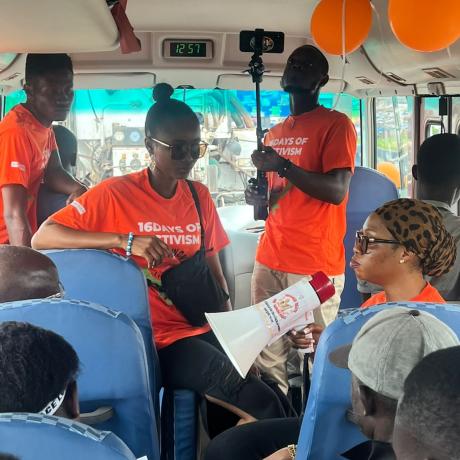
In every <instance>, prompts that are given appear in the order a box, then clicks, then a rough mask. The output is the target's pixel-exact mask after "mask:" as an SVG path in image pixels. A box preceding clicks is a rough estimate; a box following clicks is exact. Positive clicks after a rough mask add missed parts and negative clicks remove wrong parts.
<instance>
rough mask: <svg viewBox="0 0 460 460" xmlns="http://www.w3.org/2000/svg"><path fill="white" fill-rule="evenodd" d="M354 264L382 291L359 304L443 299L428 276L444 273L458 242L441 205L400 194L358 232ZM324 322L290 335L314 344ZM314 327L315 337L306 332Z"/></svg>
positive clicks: (300, 345) (303, 345)
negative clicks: (443, 218)
mask: <svg viewBox="0 0 460 460" xmlns="http://www.w3.org/2000/svg"><path fill="white" fill-rule="evenodd" d="M353 252H354V255H353V257H352V259H351V262H350V266H351V267H352V268H353V270H354V271H355V273H356V276H357V277H358V278H360V279H362V280H365V281H368V282H370V283H373V284H377V285H379V286H382V288H383V291H382V292H379V293H377V294H374V295H373V296H371V297H370V298H369V299H368V300H367V301H366V302H364V303H363V304H362V305H361V308H367V307H370V306H373V305H378V304H382V303H386V302H398V301H413V302H416V301H419V302H436V303H445V301H444V299H443V298H442V297H441V295H440V294H439V292H438V291H437V289H436V288H434V287H433V286H432V285H431V284H430V283H429V282H427V281H426V280H425V276H441V275H443V274H445V273H447V272H448V271H449V270H450V268H451V267H452V265H453V264H454V261H455V257H456V245H455V242H454V240H453V238H452V236H451V235H450V233H449V232H448V231H447V230H446V228H445V227H444V224H443V220H442V216H441V214H440V213H439V211H438V210H437V209H436V208H435V207H434V206H432V205H431V204H428V203H425V202H423V201H420V200H413V199H408V198H400V199H398V200H394V201H390V202H388V203H386V204H384V205H383V206H381V207H380V208H378V209H376V210H375V211H374V212H373V213H372V214H371V215H370V216H369V217H368V218H367V219H366V222H364V225H363V228H362V230H361V231H359V232H357V233H356V242H355V247H354V249H353ZM322 331H323V328H322V327H321V326H320V325H318V324H311V325H310V326H308V327H307V328H306V329H305V334H302V333H298V332H295V331H294V332H291V333H290V334H289V335H288V336H289V338H290V339H291V341H292V342H293V344H294V346H295V347H297V348H307V347H309V346H310V345H312V344H313V345H314V346H315V345H316V343H317V342H318V340H319V337H320V335H321V332H322ZM308 333H313V339H310V338H307V337H306V334H308Z"/></svg>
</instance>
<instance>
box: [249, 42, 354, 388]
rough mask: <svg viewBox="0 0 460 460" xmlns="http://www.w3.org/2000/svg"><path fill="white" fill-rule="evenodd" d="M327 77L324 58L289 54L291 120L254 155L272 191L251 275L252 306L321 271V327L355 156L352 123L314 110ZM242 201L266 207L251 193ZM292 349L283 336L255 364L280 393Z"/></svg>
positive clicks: (340, 250) (340, 265)
mask: <svg viewBox="0 0 460 460" xmlns="http://www.w3.org/2000/svg"><path fill="white" fill-rule="evenodd" d="M328 71H329V65H328V62H327V60H326V58H325V56H324V55H323V54H322V53H321V52H320V51H319V50H318V49H317V48H315V47H313V46H310V45H305V46H301V47H300V48H297V49H296V50H295V51H294V52H293V53H292V54H291V56H290V57H289V59H288V62H287V65H286V68H285V70H284V74H283V77H282V80H281V86H282V88H283V89H284V91H286V92H288V93H289V96H290V106H291V114H292V115H290V116H289V117H288V118H287V119H286V120H284V121H283V122H282V123H280V124H278V125H276V126H274V127H273V128H272V129H270V131H269V132H268V134H267V136H266V138H265V141H264V144H265V146H266V147H265V148H264V151H263V152H258V151H256V152H254V153H253V155H252V159H253V162H254V165H255V166H256V168H257V169H259V170H261V171H266V172H267V173H268V174H267V176H268V177H267V179H268V184H269V190H270V198H269V205H270V213H269V216H268V219H267V221H266V224H265V233H264V234H263V235H262V238H261V241H260V244H259V247H258V250H257V254H256V263H255V267H254V273H253V276H252V303H253V304H255V303H258V302H260V301H263V300H265V299H267V298H269V297H271V296H272V295H275V294H277V293H278V292H280V291H282V290H283V289H285V288H287V287H288V286H290V285H291V284H293V283H295V282H297V281H298V280H299V279H300V278H302V277H304V276H306V275H312V274H313V273H315V272H317V271H319V270H321V271H323V272H325V273H326V274H327V275H328V276H329V277H330V278H331V279H332V280H333V282H334V285H335V289H336V295H335V296H334V297H333V298H332V299H331V300H329V301H328V302H326V303H325V304H323V305H322V306H321V309H318V311H317V312H315V323H318V324H320V325H322V326H327V325H328V324H329V323H330V322H332V321H333V320H334V319H335V317H336V314H337V311H338V308H339V304H340V294H341V292H342V290H343V284H344V271H345V249H344V246H343V238H344V236H345V229H346V223H345V211H346V203H347V195H348V187H349V184H350V179H351V176H352V174H353V170H354V163H355V154H356V131H355V128H354V126H353V123H352V122H351V120H350V119H349V118H348V117H347V116H346V115H344V114H343V113H340V112H336V111H334V110H329V109H326V108H324V107H322V106H320V105H319V104H318V98H319V92H320V89H321V88H322V87H323V86H324V85H325V84H326V83H327V82H328V80H329V76H328ZM246 201H247V202H248V204H259V205H263V204H266V203H264V199H263V197H260V196H258V195H257V194H256V193H255V191H254V189H253V188H251V187H249V188H248V189H247V191H246ZM299 334H300V333H299ZM302 334H303V332H302ZM290 348H291V346H290V342H289V340H288V338H287V337H283V338H281V339H280V340H278V341H277V342H275V343H274V344H273V345H270V346H269V347H267V348H266V349H265V350H264V351H263V352H262V353H261V355H260V357H259V358H258V361H257V364H258V366H259V368H260V370H261V371H262V373H263V374H265V375H267V376H268V377H270V378H271V379H273V380H275V381H276V383H278V385H279V386H280V388H281V389H282V390H283V391H285V392H287V391H288V379H287V366H286V363H287V359H288V353H289V351H290Z"/></svg>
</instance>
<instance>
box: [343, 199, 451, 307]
mask: <svg viewBox="0 0 460 460" xmlns="http://www.w3.org/2000/svg"><path fill="white" fill-rule="evenodd" d="M353 252H354V255H353V257H352V259H351V262H350V266H351V267H352V268H353V270H354V271H355V273H356V276H357V277H358V278H361V279H364V280H366V281H369V282H371V283H374V284H378V285H380V286H382V288H383V291H382V292H379V293H378V294H375V295H373V296H372V297H371V298H369V299H368V300H367V301H366V302H364V304H363V305H362V307H363V308H366V307H370V306H372V305H377V304H381V303H385V302H394V301H405V300H406V301H420V302H438V303H444V299H443V298H442V297H441V295H440V294H439V292H438V291H437V290H436V289H435V288H434V287H433V286H431V284H430V283H428V282H427V281H426V280H425V276H440V275H443V274H445V273H447V272H448V271H449V269H450V268H451V267H452V265H453V263H454V261H455V256H456V246H455V242H454V240H453V238H452V236H451V235H450V233H449V232H448V231H447V230H446V228H445V227H444V224H443V221H442V216H441V214H440V213H439V211H438V210H437V209H436V208H435V207H434V206H432V205H430V204H428V203H425V202H423V201H419V200H412V199H407V198H401V199H399V200H394V201H390V202H389V203H386V204H384V205H383V206H381V207H380V208H378V209H376V210H375V211H374V212H373V213H372V214H371V215H370V216H369V217H368V218H367V220H366V222H365V223H364V225H363V229H362V231H360V232H357V234H356V243H355V247H354V250H353Z"/></svg>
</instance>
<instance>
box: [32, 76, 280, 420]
mask: <svg viewBox="0 0 460 460" xmlns="http://www.w3.org/2000/svg"><path fill="white" fill-rule="evenodd" d="M172 93H173V89H172V87H170V86H169V85H165V84H161V85H159V86H157V87H156V88H155V91H154V98H155V100H156V101H157V102H156V104H154V105H153V106H152V107H151V108H150V110H149V111H148V113H147V118H146V122H145V136H146V138H145V145H146V148H147V150H148V152H149V153H150V156H151V159H152V163H151V166H150V167H149V168H147V169H145V170H143V171H140V172H135V173H132V174H128V175H126V176H122V177H113V178H111V179H108V180H105V181H103V182H102V183H100V184H99V185H97V186H95V187H94V188H92V189H91V190H89V191H88V192H87V193H86V194H84V195H83V196H82V197H80V198H79V199H78V200H76V201H74V202H73V203H72V204H71V205H69V206H67V207H66V208H64V209H62V210H61V211H59V212H57V213H56V214H54V215H53V216H51V217H50V218H49V219H48V220H47V221H46V222H45V223H44V224H43V225H42V226H41V228H40V229H39V231H38V232H37V234H36V235H35V237H34V240H33V245H34V247H35V248H38V249H49V248H92V249H110V250H114V251H116V252H119V253H121V254H122V255H125V254H126V255H131V254H132V258H133V260H134V261H135V262H136V263H137V264H138V265H139V266H140V267H141V268H142V269H144V272H145V274H146V277H147V279H148V280H149V289H148V295H149V300H150V313H151V318H152V326H153V330H154V331H155V333H154V335H155V337H154V338H155V343H156V347H157V349H158V352H159V357H160V364H161V371H162V377H163V382H164V384H165V386H168V387H172V388H186V389H191V390H194V391H196V392H198V393H200V394H201V395H203V396H204V397H206V398H207V399H208V400H209V401H211V402H212V403H214V404H217V405H218V406H220V407H221V408H222V407H223V408H224V409H225V411H224V412H227V414H228V411H230V412H231V413H232V416H231V417H230V419H231V420H233V423H234V422H235V421H237V422H240V423H243V422H249V421H254V420H257V419H263V418H269V417H270V418H271V417H283V416H284V415H285V412H284V409H283V406H282V404H281V402H280V399H279V398H278V396H277V395H276V394H275V392H274V391H273V390H272V389H271V388H270V387H269V386H267V385H266V384H265V383H263V382H262V381H261V380H260V379H259V378H257V377H256V376H254V375H252V374H251V375H249V376H248V377H247V378H246V379H242V378H241V377H240V376H239V374H238V372H237V371H236V370H235V369H234V367H233V365H232V364H231V362H230V360H229V359H228V358H227V356H226V355H225V353H224V352H223V351H222V349H221V348H220V345H219V343H218V341H217V339H216V338H215V336H214V335H213V333H212V332H211V330H210V327H209V325H208V324H206V323H204V324H201V325H197V324H194V325H192V324H190V322H189V321H187V319H186V318H185V316H184V314H183V313H182V312H181V310H180V309H179V308H176V307H175V305H173V304H172V302H171V300H170V299H169V298H168V297H167V295H166V294H165V292H164V290H162V277H163V274H164V273H165V271H166V270H168V269H170V268H171V267H173V266H177V265H180V264H181V263H183V262H184V261H188V260H190V258H191V257H193V256H194V255H195V254H197V253H198V252H199V251H200V250H203V249H204V250H205V254H206V257H205V261H206V262H203V264H207V266H208V267H209V269H210V271H211V273H212V274H213V275H214V279H215V280H216V281H217V283H218V284H220V286H221V287H222V289H223V290H224V291H227V285H226V282H225V279H224V276H223V273H222V268H221V265H220V262H219V257H218V252H219V251H220V250H221V249H222V248H223V247H224V246H225V245H227V244H228V238H227V235H226V234H225V231H224V229H223V227H222V225H221V222H220V220H219V217H218V214H217V211H216V208H215V206H214V204H213V201H212V199H211V196H210V193H209V191H208V189H207V188H206V187H205V186H204V185H202V184H200V183H197V182H189V181H186V178H187V176H188V175H189V173H190V172H191V170H192V168H193V166H194V165H195V163H196V161H197V160H198V159H199V158H200V157H202V156H203V155H204V154H205V152H206V147H207V145H206V144H205V143H204V142H201V139H200V124H199V122H198V119H197V117H196V115H195V114H194V112H193V111H192V110H191V109H190V107H189V106H188V105H186V104H185V103H183V102H181V101H178V100H175V99H171V98H170V96H171V95H172ZM201 223H202V225H201ZM203 236H204V238H203ZM202 242H203V243H204V248H203V247H202V245H201V244H202ZM117 282H120V283H122V282H123V280H117ZM163 287H164V286H163ZM179 287H180V286H179ZM197 288H198V289H199V287H197ZM176 303H177V302H176ZM224 303H225V301H224ZM226 308H231V306H230V304H229V303H227V305H226Z"/></svg>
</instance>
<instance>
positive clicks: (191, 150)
mask: <svg viewBox="0 0 460 460" xmlns="http://www.w3.org/2000/svg"><path fill="white" fill-rule="evenodd" d="M147 138H148V139H150V140H151V141H153V142H155V143H157V144H158V145H161V146H162V147H165V148H167V149H169V150H170V152H171V159H173V160H175V161H181V160H183V159H184V158H185V157H186V156H187V155H188V154H190V156H191V157H192V158H193V159H194V160H198V158H202V157H204V155H205V153H206V150H208V144H207V143H206V142H192V143H188V142H180V143H177V144H172V145H171V144H167V143H166V142H163V141H160V140H158V139H155V138H154V137H150V136H147Z"/></svg>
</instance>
